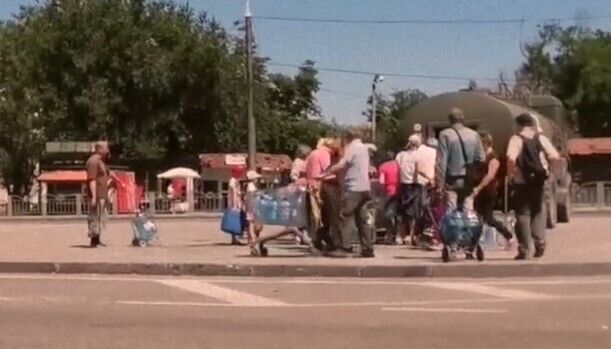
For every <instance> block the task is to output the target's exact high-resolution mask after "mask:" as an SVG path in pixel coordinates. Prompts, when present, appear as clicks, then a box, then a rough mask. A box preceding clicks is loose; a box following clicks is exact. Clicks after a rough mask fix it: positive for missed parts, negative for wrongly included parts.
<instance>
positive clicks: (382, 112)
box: [364, 89, 427, 150]
mask: <svg viewBox="0 0 611 349" xmlns="http://www.w3.org/2000/svg"><path fill="white" fill-rule="evenodd" d="M426 98H427V96H426V94H425V93H424V92H422V91H420V90H418V89H406V90H399V91H395V92H393V93H392V94H391V95H390V98H387V97H384V96H382V95H379V96H378V99H377V103H378V104H377V107H376V114H377V116H378V119H377V122H378V130H379V131H378V132H379V133H378V135H379V144H380V145H381V146H382V147H383V148H384V149H389V150H396V149H399V148H401V147H403V145H405V142H406V140H407V135H404V134H401V131H400V129H399V123H400V121H401V120H402V119H403V117H404V116H405V113H406V112H407V111H408V110H409V109H410V108H411V107H413V106H414V105H416V104H418V103H420V102H422V101H424V100H425V99H426ZM367 104H369V105H371V97H370V98H369V99H368V101H367ZM364 114H365V115H369V119H371V108H369V110H368V111H367V112H365V113H364Z"/></svg>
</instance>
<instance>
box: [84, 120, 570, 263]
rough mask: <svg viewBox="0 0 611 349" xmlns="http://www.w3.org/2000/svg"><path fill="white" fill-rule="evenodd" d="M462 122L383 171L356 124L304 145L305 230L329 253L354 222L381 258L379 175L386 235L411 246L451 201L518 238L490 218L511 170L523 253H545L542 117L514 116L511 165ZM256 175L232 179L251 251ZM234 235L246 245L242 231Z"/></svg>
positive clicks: (101, 160)
mask: <svg viewBox="0 0 611 349" xmlns="http://www.w3.org/2000/svg"><path fill="white" fill-rule="evenodd" d="M464 120H465V118H464V114H463V112H462V111H461V110H460V109H452V110H451V111H450V113H449V121H450V124H451V127H449V128H447V129H445V130H442V131H441V132H440V133H439V135H438V137H437V138H436V139H435V138H432V137H430V138H429V139H427V140H426V142H424V141H423V136H422V132H421V130H416V132H415V133H414V134H412V135H410V136H409V138H408V142H407V145H406V147H405V148H404V149H403V150H401V151H400V152H399V153H398V154H397V155H396V156H393V157H394V159H391V160H389V161H387V162H385V163H383V164H382V165H381V166H380V167H379V168H378V169H375V168H374V167H372V163H371V156H372V154H373V151H375V147H374V146H372V145H371V144H366V143H364V142H363V140H362V137H361V135H360V132H359V130H356V129H355V130H349V131H346V132H345V133H344V134H343V135H342V137H341V138H340V139H335V138H323V139H321V140H320V141H319V142H318V144H317V145H316V148H315V149H314V150H313V151H311V150H310V149H309V148H307V147H305V146H302V147H300V148H299V151H298V154H297V159H296V161H294V164H293V171H291V180H292V181H293V182H294V184H295V185H297V186H299V187H302V188H303V189H304V190H307V191H308V192H309V193H310V197H311V200H310V201H311V202H312V204H313V205H312V212H313V213H314V216H315V219H314V221H315V224H314V225H313V226H311V227H308V228H309V229H308V232H309V235H310V239H311V243H312V245H313V247H314V248H315V249H317V250H320V251H323V252H325V253H329V254H340V255H346V254H353V253H354V251H353V248H352V247H353V244H352V243H353V236H354V231H355V227H356V232H357V236H358V242H359V244H360V256H361V257H364V258H371V257H374V246H373V245H374V240H375V234H372V231H371V229H370V227H369V226H368V222H366V219H365V217H364V216H363V214H362V209H363V207H364V206H365V205H366V204H367V203H368V202H370V200H371V190H372V177H373V175H374V174H377V175H378V178H379V182H380V183H381V184H382V185H383V187H384V192H385V195H386V202H385V206H384V207H385V211H386V212H389V213H390V214H389V215H388V216H389V217H390V218H391V220H390V221H391V224H390V226H389V227H388V229H387V237H388V238H389V239H388V240H389V241H393V240H394V242H395V243H398V244H404V243H408V244H413V243H415V241H416V239H415V237H418V236H422V235H423V233H424V230H425V228H426V226H427V224H434V222H435V221H438V220H439V219H440V216H442V215H443V213H444V212H445V211H446V210H447V209H448V208H457V209H462V210H465V209H466V210H475V211H476V212H477V214H478V216H479V217H480V220H481V221H482V223H486V224H488V225H489V226H492V227H494V228H495V229H496V230H497V231H498V232H499V233H500V234H501V235H502V236H503V237H504V238H505V239H506V240H507V242H508V243H510V242H511V241H512V240H513V237H512V234H511V232H510V230H509V229H508V228H507V227H506V226H505V225H504V224H503V223H502V222H500V221H498V220H496V219H495V217H494V215H493V211H494V208H495V206H496V203H497V188H498V186H499V178H502V176H501V174H504V175H506V176H507V178H508V179H509V182H510V183H511V188H512V192H513V195H512V198H513V199H512V204H513V205H512V207H513V209H514V211H515V214H516V218H517V222H516V227H515V232H516V237H517V240H518V254H517V256H516V259H528V258H531V257H535V258H539V257H542V256H543V254H544V252H545V228H546V222H547V212H546V205H545V200H544V197H545V183H546V180H547V179H548V177H549V174H550V172H549V171H550V170H549V169H550V163H551V162H553V161H556V160H558V159H559V157H560V156H559V154H558V151H557V150H556V149H555V148H554V146H553V145H552V143H551V142H550V140H549V139H548V138H547V137H545V136H544V135H543V134H542V133H541V130H540V129H539V127H538V121H537V119H536V116H534V115H532V114H529V113H525V114H521V115H519V116H518V117H516V119H515V122H516V133H515V134H514V135H513V136H512V137H511V139H510V140H509V144H508V147H507V151H506V170H505V171H504V169H503V166H502V161H501V160H500V158H499V156H498V155H497V153H496V151H495V149H494V147H493V144H494V142H493V139H492V136H491V135H490V134H488V133H484V134H478V133H477V132H476V131H474V130H472V129H470V128H469V127H467V126H465V124H464ZM108 156H109V151H108V145H107V144H106V143H105V142H100V143H98V144H96V147H95V153H94V154H93V155H92V156H91V157H90V158H89V160H88V161H87V165H86V170H87V190H88V192H89V197H90V200H91V210H90V212H89V237H90V238H91V245H92V247H95V246H98V245H100V244H101V241H100V234H101V231H102V229H103V224H104V219H103V216H104V211H105V210H104V208H105V206H106V202H107V201H108V190H109V183H111V179H114V180H115V181H118V180H117V179H116V178H115V177H116V176H114V175H113V173H112V172H110V171H109V170H108V168H107V165H106V163H107V158H108ZM242 178H246V181H247V185H246V186H245V189H246V190H245V193H243V191H242V183H240V181H239V180H238V179H242ZM259 178H261V176H260V175H259V174H258V173H256V172H255V171H247V172H246V171H245V169H243V168H238V167H236V168H233V169H232V179H231V181H230V183H229V198H228V199H229V208H232V209H234V210H239V211H243V212H245V219H246V220H247V221H248V224H247V226H248V235H247V241H246V243H247V244H249V245H250V246H251V248H252V247H253V245H254V244H255V242H256V241H257V239H258V237H259V234H260V232H261V230H262V224H260V223H259V222H258V221H257V219H256V214H255V210H254V208H253V207H252V200H248V197H249V196H253V194H254V193H256V191H257V190H258V188H257V181H258V179H259ZM297 228H304V227H297ZM408 235H409V240H408V238H407V236H408ZM441 240H442V239H441V237H440V236H433V237H431V239H430V240H429V243H430V245H433V246H435V245H436V244H439V243H440V241H441ZM232 242H233V243H236V244H238V243H241V241H240V240H239V239H238V237H236V236H234V237H233V241H232ZM508 245H509V244H508Z"/></svg>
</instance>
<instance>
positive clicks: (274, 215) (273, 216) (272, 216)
mask: <svg viewBox="0 0 611 349" xmlns="http://www.w3.org/2000/svg"><path fill="white" fill-rule="evenodd" d="M270 206H271V207H270V210H269V217H268V218H269V221H270V224H275V223H276V222H278V201H276V200H274V201H272V202H271V205H270Z"/></svg>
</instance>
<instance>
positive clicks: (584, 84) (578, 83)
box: [517, 25, 611, 137]
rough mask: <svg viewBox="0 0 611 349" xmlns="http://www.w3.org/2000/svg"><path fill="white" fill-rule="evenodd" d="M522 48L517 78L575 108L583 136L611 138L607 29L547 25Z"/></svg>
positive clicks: (609, 38) (610, 39)
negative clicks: (522, 59) (537, 36)
mask: <svg viewBox="0 0 611 349" xmlns="http://www.w3.org/2000/svg"><path fill="white" fill-rule="evenodd" d="M524 51H525V52H524V53H525V56H526V62H524V64H523V65H522V67H521V68H520V69H519V71H518V72H517V77H518V81H524V82H526V83H527V85H528V87H529V88H530V90H531V92H534V93H551V94H553V95H555V96H557V97H559V98H560V99H561V100H562V101H563V102H564V103H565V104H566V106H567V107H569V108H570V109H572V110H575V111H576V112H577V116H578V117H577V129H578V131H579V132H580V133H581V134H582V135H583V136H586V137H597V136H611V112H610V110H611V33H609V32H605V31H601V30H591V29H588V28H584V27H578V26H573V27H568V28H563V27H560V26H558V25H547V26H544V27H542V29H541V31H540V33H539V39H538V40H537V41H535V42H533V43H530V44H527V45H526V46H525V50H524Z"/></svg>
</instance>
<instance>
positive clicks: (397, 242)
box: [395, 236, 404, 246]
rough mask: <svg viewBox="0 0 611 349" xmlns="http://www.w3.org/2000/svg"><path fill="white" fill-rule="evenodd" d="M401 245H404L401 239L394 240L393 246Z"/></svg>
mask: <svg viewBox="0 0 611 349" xmlns="http://www.w3.org/2000/svg"><path fill="white" fill-rule="evenodd" d="M403 244H404V241H403V239H402V238H400V237H399V236H397V237H396V238H395V245H397V246H401V245H403Z"/></svg>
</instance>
